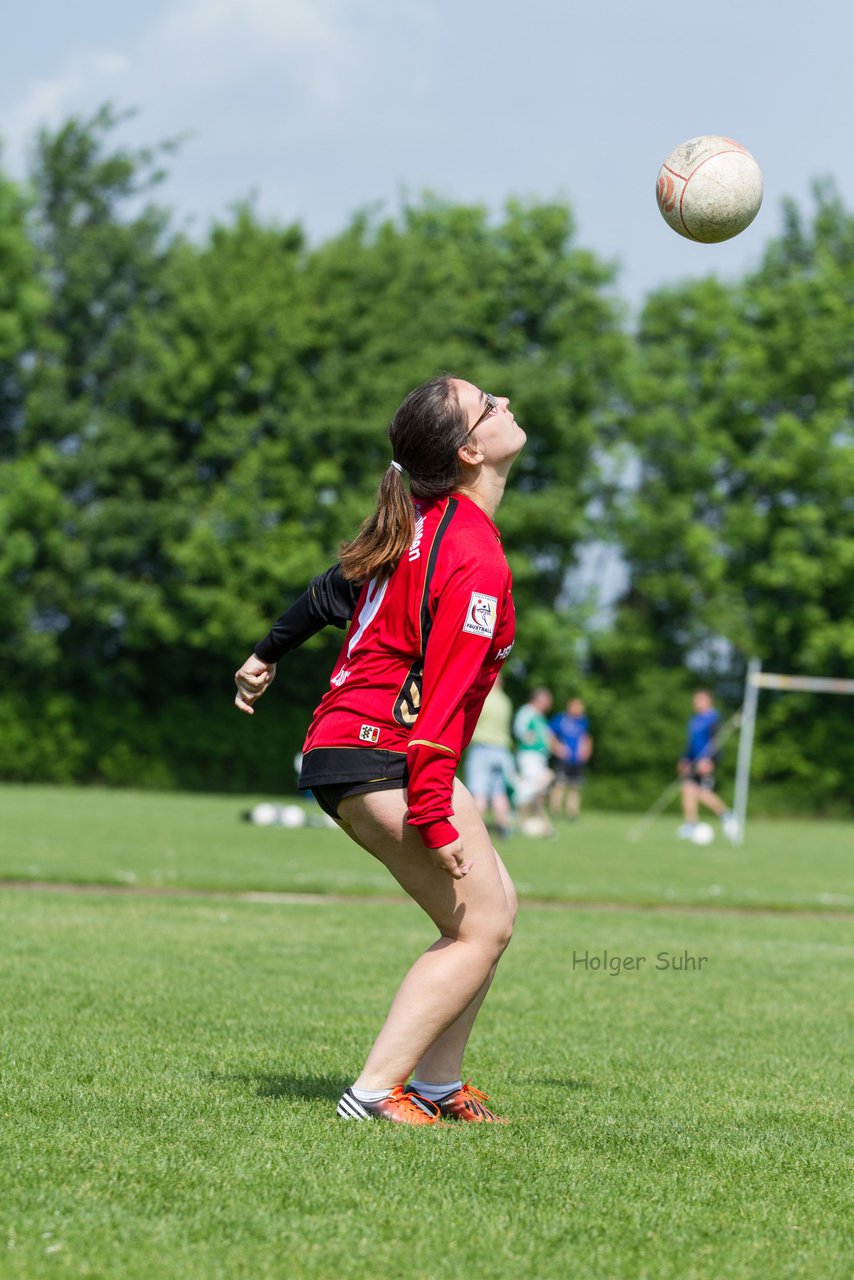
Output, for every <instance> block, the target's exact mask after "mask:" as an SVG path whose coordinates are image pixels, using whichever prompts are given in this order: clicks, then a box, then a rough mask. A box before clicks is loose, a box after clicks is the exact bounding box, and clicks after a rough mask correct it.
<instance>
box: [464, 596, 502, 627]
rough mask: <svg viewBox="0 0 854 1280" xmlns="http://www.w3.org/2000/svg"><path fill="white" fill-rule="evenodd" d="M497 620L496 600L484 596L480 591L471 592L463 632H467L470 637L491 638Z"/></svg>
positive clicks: (495, 598)
mask: <svg viewBox="0 0 854 1280" xmlns="http://www.w3.org/2000/svg"><path fill="white" fill-rule="evenodd" d="M497 618H498V598H497V597H496V596H485V595H484V594H483V592H481V591H473V592H472V593H471V600H469V607H468V609H467V610H466V620H465V622H464V623H463V631H467V632H468V634H469V635H472V636H487V637H489V636H492V635H493V634H494V632H495V622H496V619H497Z"/></svg>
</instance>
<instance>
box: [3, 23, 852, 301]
mask: <svg viewBox="0 0 854 1280" xmlns="http://www.w3.org/2000/svg"><path fill="white" fill-rule="evenodd" d="M4 28H5V29H4V37H3V41H2V48H0V86H2V88H0V136H2V138H3V142H4V165H5V167H6V169H7V170H8V171H10V172H11V173H12V174H13V175H14V176H20V175H21V173H22V172H23V171H24V166H25V155H26V148H27V146H28V143H29V142H30V141H31V139H32V137H33V135H34V132H35V130H36V128H37V127H38V126H39V124H42V123H48V124H55V123H57V122H58V121H60V120H62V119H63V118H65V117H66V116H68V115H69V114H72V113H80V112H88V111H91V110H92V109H94V108H95V107H96V106H97V105H98V104H99V103H101V102H103V101H105V100H107V99H110V100H112V101H114V102H115V103H116V104H118V105H120V106H134V107H137V108H139V115H138V117H137V118H136V120H135V121H134V122H133V123H132V124H131V125H129V126H126V136H127V138H128V139H129V140H133V141H145V142H152V141H155V140H157V139H159V138H162V137H166V136H173V135H176V134H185V133H186V134H189V135H190V136H189V138H188V140H187V141H186V142H185V144H184V146H183V148H182V151H181V152H180V154H179V155H178V156H177V157H176V158H175V159H174V161H173V174H172V177H171V179H170V181H169V183H168V185H167V186H166V187H165V188H164V189H163V198H164V199H165V200H166V201H167V202H168V203H169V204H171V205H172V206H173V207H174V209H175V211H176V214H177V215H178V217H179V220H180V221H181V222H186V221H189V222H190V225H191V226H194V227H195V228H196V229H204V227H205V226H206V225H207V223H208V222H209V221H210V219H211V218H213V217H216V216H217V215H220V216H221V215H223V214H225V213H226V211H227V210H228V207H229V206H230V204H231V203H232V202H233V201H234V200H235V199H237V198H239V197H243V196H246V195H248V194H250V193H253V192H254V193H256V197H257V204H258V207H259V209H260V210H261V212H262V213H263V214H265V215H269V216H271V217H276V218H277V219H279V220H281V221H283V222H287V221H292V220H295V219H296V220H299V221H301V222H302V223H303V224H304V225H305V227H306V228H307V230H308V232H309V234H310V236H311V237H312V238H313V239H319V238H322V237H324V236H326V235H329V234H331V233H334V232H336V231H338V230H340V229H341V228H342V227H343V226H345V225H346V223H347V221H348V220H349V218H350V216H351V215H352V213H353V212H354V211H355V210H356V209H359V208H362V207H364V206H366V205H373V204H376V203H377V202H382V203H383V204H384V205H385V207H386V208H387V209H388V210H389V211H394V210H395V209H396V207H397V206H398V203H399V200H400V197H401V194H402V193H408V194H410V195H417V194H418V193H419V192H420V191H422V190H424V189H430V190H432V191H434V192H436V193H437V194H438V195H441V196H444V197H447V198H448V199H452V200H460V201H476V202H479V203H484V204H486V205H487V206H488V207H489V208H491V209H493V210H498V209H500V207H501V205H502V203H503V201H504V200H505V199H506V198H507V197H508V196H511V195H512V196H521V197H523V198H524V197H532V198H537V199H549V198H554V197H558V198H565V199H567V200H569V202H570V203H571V204H572V206H573V209H574V211H575V215H576V219H577V222H578V239H579V242H580V243H582V244H584V245H586V246H588V247H589V248H591V249H593V250H594V251H595V252H596V253H597V254H599V255H600V256H602V257H603V258H606V259H608V260H612V261H617V262H619V263H620V265H621V272H620V282H619V288H620V290H621V292H622V293H623V294H624V296H626V297H627V298H628V299H629V300H630V301H631V302H633V303H637V302H638V301H639V299H640V298H641V297H642V296H643V294H644V293H645V292H648V291H649V290H651V289H653V288H655V287H657V286H659V285H663V284H669V283H673V282H675V281H677V280H680V279H684V278H686V277H690V276H697V275H704V274H707V273H710V272H713V273H716V274H719V275H721V276H723V277H731V276H733V275H736V274H738V273H740V272H741V271H743V270H745V269H749V268H750V267H751V266H753V265H755V264H756V263H757V262H758V261H759V258H760V256H761V253H762V249H763V245H764V243H765V242H766V241H767V240H768V239H769V238H771V237H772V236H774V235H776V234H777V233H778V232H779V229H780V225H781V222H780V205H781V201H782V199H783V197H784V196H792V197H794V198H795V199H796V200H797V201H798V203H800V204H802V205H806V204H807V203H808V201H809V189H810V184H811V182H812V180H813V179H815V178H816V177H819V176H824V175H830V176H833V177H834V178H835V180H836V182H837V184H838V186H839V189H840V190H841V192H842V195H843V197H844V199H845V201H846V203H847V204H848V205H849V207H854V160H852V147H851V135H850V129H851V121H852V116H854V110H852V108H854V75H852V72H851V50H852V48H854V6H851V5H850V4H843V3H841V2H839V3H837V2H835V0H833V2H831V0H814V2H813V3H810V4H806V3H804V2H803V0H777V2H776V3H775V2H773V0H741V3H736V2H735V0H719V3H718V4H717V5H716V6H714V7H710V6H694V7H689V6H686V5H684V4H679V5H677V4H675V3H673V2H672V0H667V2H665V0H645V2H644V3H643V4H640V3H630V2H628V0H627V2H624V3H616V2H615V0H598V2H597V0H594V3H590V4H585V5H581V4H577V3H573V2H572V0H563V2H562V3H561V2H559V0H526V2H525V3H508V2H507V0H492V2H491V3H486V2H485V0H149V2H148V3H146V2H145V0H139V2H138V3H136V4H134V5H119V4H116V3H115V0H111V2H110V3H107V2H106V0H77V3H75V4H74V5H69V4H68V3H67V0H65V2H63V3H60V2H59V0H33V2H32V3H29V4H28V5H20V4H19V5H15V4H14V3H10V5H9V6H8V9H7V16H6V22H5V24H4ZM701 133H722V134H726V135H728V136H730V137H734V138H736V139H738V140H739V141H740V142H742V143H743V144H744V145H745V146H747V147H748V148H749V149H750V150H751V151H752V152H753V153H754V155H755V156H756V157H757V159H758V160H759V162H760V164H761V165H762V169H763V172H764V176H765V203H764V205H763V208H762V211H761V212H760V214H759V216H758V218H757V220H756V222H755V223H754V224H753V226H752V227H750V228H749V229H748V230H747V231H746V232H745V233H743V235H741V236H740V237H738V238H737V239H735V240H733V241H730V242H728V243H727V244H723V245H709V246H706V245H696V244H692V243H690V242H688V241H686V240H682V239H681V238H680V237H679V236H677V235H675V234H674V233H673V232H672V231H670V230H669V229H668V228H667V227H666V226H665V224H664V222H663V221H662V220H661V218H660V216H659V214H658V211H657V208H656V205H655V198H654V189H655V179H656V175H657V172H658V168H659V165H660V164H661V161H662V160H663V159H664V158H665V156H666V155H667V154H668V153H669V152H670V151H671V150H672V149H673V148H674V147H675V146H676V145H677V144H678V143H680V142H682V141H684V140H685V139H687V138H690V137H694V136H696V135H697V134H701Z"/></svg>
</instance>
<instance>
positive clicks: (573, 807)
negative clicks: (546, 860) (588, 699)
mask: <svg viewBox="0 0 854 1280" xmlns="http://www.w3.org/2000/svg"><path fill="white" fill-rule="evenodd" d="M549 728H550V729H551V731H552V733H553V734H554V736H555V738H556V739H557V742H558V745H559V747H560V749H561V750H560V753H559V754H558V755H557V757H556V759H555V760H554V762H553V763H554V774H555V780H554V784H553V786H552V794H551V810H552V814H553V815H555V816H556V817H557V816H559V815H560V814H561V812H562V811H563V810H564V805H565V812H566V816H567V818H569V819H570V821H574V820H575V819H576V818H577V817H578V815H579V813H580V812H581V787H582V784H583V782H584V766H585V765H586V764H587V763H588V761H589V760H590V757H591V755H592V754H593V739H592V738H591V736H590V721H589V720H588V719H587V716H586V715H585V714H584V703H583V702H582V701H581V699H580V698H570V700H569V702H568V703H567V704H566V711H564V712H562V713H561V714H560V715H558V716H553V717H552V719H551V720H550V721H549Z"/></svg>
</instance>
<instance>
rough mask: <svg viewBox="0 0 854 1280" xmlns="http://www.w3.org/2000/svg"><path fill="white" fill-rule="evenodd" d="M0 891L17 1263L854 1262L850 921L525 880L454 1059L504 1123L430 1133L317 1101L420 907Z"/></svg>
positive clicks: (381, 997)
mask: <svg viewBox="0 0 854 1280" xmlns="http://www.w3.org/2000/svg"><path fill="white" fill-rule="evenodd" d="M0 920H2V939H3V942H2V949H3V966H2V990H0V998H1V999H2V1007H3V1009H4V1017H3V1023H2V1057H3V1062H4V1064H5V1065H4V1071H3V1077H2V1093H0V1098H2V1101H0V1112H1V1113H2V1119H3V1127H4V1128H5V1130H6V1134H7V1136H6V1139H5V1141H4V1158H3V1162H2V1171H0V1205H2V1209H0V1221H2V1227H3V1233H2V1235H0V1241H3V1242H4V1243H5V1245H6V1248H5V1256H3V1258H2V1263H0V1271H2V1274H3V1275H4V1277H5V1276H8V1277H15V1278H18V1277H20V1278H21V1280H24V1278H26V1280H35V1278H37V1277H41V1276H51V1275H73V1276H103V1277H107V1276H110V1277H117V1276H119V1277H126V1278H127V1280H131V1278H134V1280H135V1278H136V1277H139V1278H140V1280H142V1278H143V1277H146V1278H150V1277H152V1276H164V1277H170V1280H179V1278H183V1277H211V1278H213V1277H229V1278H231V1277H244V1276H245V1277H268V1276H269V1277H279V1276H282V1277H284V1276H288V1277H318V1278H326V1277H330V1276H336V1277H340V1280H345V1278H349V1277H354V1278H355V1277H367V1276H379V1277H397V1276H400V1277H412V1278H413V1280H417V1278H420V1277H423V1278H424V1280H444V1278H445V1277H448V1278H450V1277H454V1278H456V1277H460V1278H461V1280H462V1278H463V1277H465V1278H466V1280H471V1277H487V1276H488V1277H516V1276H520V1277H521V1276H536V1277H539V1276H573V1277H579V1278H583V1277H603V1278H604V1277H608V1278H616V1277H643V1276H648V1277H650V1278H651V1280H652V1278H654V1280H666V1278H667V1277H680V1278H688V1277H703V1278H706V1277H709V1278H711V1277H720V1276H727V1277H748V1276H751V1277H752V1276H756V1277H759V1276H762V1277H766V1276H774V1277H794V1276H804V1277H806V1276H809V1277H815V1276H821V1277H823V1278H824V1280H830V1278H831V1277H837V1276H838V1277H840V1278H841V1277H843V1276H844V1277H846V1278H847V1277H848V1276H849V1275H850V1266H851V1262H852V1258H851V1255H850V1253H846V1250H847V1248H848V1245H847V1229H846V1227H845V1215H844V1197H845V1195H846V1172H845V1165H844V1155H843V1152H844V1143H843V1141H842V1136H843V1135H842V1132H841V1126H842V1125H843V1123H844V1117H845V1114H846V1111H845V1109H846V1106H847V1102H848V1099H847V1088H846V1086H845V1075H846V1064H845V1062H844V1061H843V1058H842V1055H841V1053H840V1045H841V1024H840V1005H839V1000H840V990H839V985H838V984H839V975H840V972H841V966H842V965H843V964H844V963H846V962H850V958H851V938H850V928H849V927H848V926H847V925H846V924H845V923H843V922H838V921H818V920H816V919H797V918H794V917H791V916H779V917H765V918H757V919H751V920H749V921H748V922H745V921H744V919H742V918H735V917H711V916H708V917H681V918H666V919H664V918H661V917H655V916H651V915H649V914H648V913H647V914H645V913H625V914H623V913H621V914H618V915H612V916H603V915H602V914H599V913H594V914H590V913H587V914H585V913H583V912H576V911H553V910H551V911H550V910H546V909H541V908H530V909H529V910H528V911H527V912H526V913H524V915H523V918H522V922H521V925H520V928H519V932H518V936H517V938H516V939H515V940H514V944H513V946H512V947H511V949H510V951H509V952H508V954H507V956H506V958H505V961H504V963H503V966H502V972H501V974H500V980H499V982H498V983H497V986H496V989H495V991H494V993H493V996H492V998H491V1000H490V1002H489V1004H488V1005H487V1007H486V1009H485V1011H484V1014H483V1017H482V1021H481V1023H480V1025H479V1027H478V1029H477V1032H476V1035H475V1037H474V1040H473V1043H472V1046H471V1057H470V1064H469V1065H470V1069H472V1070H474V1071H475V1072H476V1078H477V1079H478V1080H479V1081H480V1082H481V1083H482V1084H484V1085H486V1086H487V1087H488V1088H490V1089H491V1090H493V1091H494V1094H495V1095H497V1101H498V1102H499V1103H500V1106H501V1108H502V1109H503V1110H504V1111H506V1113H507V1114H508V1115H509V1116H511V1117H512V1124H511V1125H509V1126H508V1127H507V1128H506V1129H501V1128H499V1129H488V1130H484V1129H480V1128H475V1127H474V1126H470V1127H462V1126H457V1127H454V1128H452V1129H444V1130H441V1131H434V1130H431V1131H430V1133H427V1132H426V1130H405V1131H400V1130H398V1129H397V1128H396V1127H393V1126H383V1125H375V1126H358V1125H347V1124H344V1123H342V1122H338V1121H336V1120H335V1119H334V1116H333V1112H334V1105H335V1101H336V1099H337V1095H338V1093H339V1091H340V1089H341V1088H342V1086H343V1085H344V1084H345V1083H346V1082H348V1080H349V1079H351V1078H352V1075H353V1073H354V1070H355V1068H356V1067H357V1065H358V1064H359V1062H360V1060H361V1057H362V1056H363V1054H364V1052H365V1050H366V1048H367V1045H368V1044H369V1041H370V1039H371V1036H372V1033H373V1031H374V1030H375V1028H376V1026H377V1024H378V1022H379V1020H380V1018H381V1016H382V1014H383V1012H384V1009H385V1006H386V1004H387V1002H388V999H389V997H390V995H391V992H392V989H393V987H394V985H395V981H396V979H397V977H398V976H399V975H400V973H401V972H402V968H403V966H404V964H405V963H406V961H407V960H408V958H409V957H412V956H414V955H415V954H416V953H417V951H418V950H419V949H420V948H421V947H422V946H423V945H424V944H425V943H427V941H428V940H429V938H430V931H429V928H428V927H426V926H425V924H424V923H423V922H422V920H421V918H420V917H419V915H418V913H417V911H416V910H415V909H414V908H410V907H408V906H404V905H401V906H395V905H389V906H381V905H368V904H359V903H357V902H352V903H329V904H313V903H309V904H306V905H299V906H294V905H280V906H272V905H250V904H245V903H235V904H234V905H230V904H229V905H224V904H222V903H205V902H193V901H163V900H157V899H127V898H123V899H104V898H94V897H92V896H91V895H89V894H86V893H84V894H81V895H79V896H78V895H75V896H73V897H60V896H55V895H43V894H38V893H31V892H24V893H9V892H7V893H2V894H0ZM366 939H369V945H368V946H367V947H366V946H365V940H366ZM606 949H607V950H608V952H609V953H611V955H621V956H625V955H628V954H632V955H647V956H648V958H649V959H648V965H647V967H646V969H645V970H642V971H639V972H633V973H631V972H623V973H621V974H620V975H618V976H608V975H606V974H605V973H604V972H602V971H599V972H598V973H593V972H591V971H589V970H585V969H584V968H581V967H578V966H576V967H575V968H573V953H575V955H576V959H577V958H578V956H579V955H580V954H583V953H584V952H585V951H589V952H591V953H593V952H602V951H603V950H606ZM685 950H688V951H689V953H691V954H692V955H701V954H702V955H706V956H708V961H707V962H706V963H705V964H704V965H703V968H702V970H698V971H693V972H674V971H672V970H666V971H663V970H659V969H656V967H655V964H656V961H655V957H656V956H657V955H658V954H659V953H662V952H664V953H667V954H672V955H680V954H682V953H683V952H684V951H685ZM354 956H357V957H359V958H358V960H357V961H356V962H355V963H354ZM4 1237H5V1240H4Z"/></svg>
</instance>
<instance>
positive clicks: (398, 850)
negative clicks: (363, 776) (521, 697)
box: [339, 783, 515, 1089]
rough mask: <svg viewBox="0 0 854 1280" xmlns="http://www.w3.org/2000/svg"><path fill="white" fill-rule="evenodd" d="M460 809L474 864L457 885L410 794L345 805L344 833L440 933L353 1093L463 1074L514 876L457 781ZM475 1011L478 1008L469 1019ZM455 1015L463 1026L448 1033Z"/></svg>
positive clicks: (355, 799)
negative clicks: (413, 1078) (421, 829)
mask: <svg viewBox="0 0 854 1280" xmlns="http://www.w3.org/2000/svg"><path fill="white" fill-rule="evenodd" d="M454 811H455V819H454V821H455V825H456V826H457V829H458V830H459V833H460V837H461V839H462V843H463V848H464V850H465V854H466V857H467V858H470V859H472V863H473V865H472V868H471V870H470V871H469V872H468V874H467V875H466V876H464V877H463V878H462V879H461V880H455V879H453V878H452V877H451V876H449V875H448V874H447V872H445V871H442V870H440V869H439V868H438V867H436V866H434V864H433V862H432V860H431V858H430V856H429V854H428V853H427V852H426V850H425V849H424V847H423V845H422V843H421V838H420V836H419V835H418V832H417V831H416V830H415V829H414V828H413V827H410V826H408V825H407V823H406V795H405V793H404V792H402V791H375V792H370V793H368V794H367V795H359V796H348V797H346V798H345V799H344V800H342V801H341V804H340V806H339V812H340V814H341V818H342V825H343V826H344V827H345V830H347V831H348V832H349V833H350V834H352V836H353V838H354V839H355V840H357V841H358V843H359V844H361V845H363V846H364V847H365V848H366V849H369V850H370V852H371V853H372V854H374V856H375V857H377V858H379V860H380V861H381V862H383V863H384V864H385V866H387V867H388V869H389V871H390V872H391V873H392V875H393V876H394V877H395V879H396V880H397V881H398V882H399V884H400V885H401V886H402V887H403V888H404V889H405V890H406V892H407V893H408V894H409V895H410V897H411V898H413V899H414V900H415V901H416V902H417V903H418V904H419V906H420V907H422V908H423V910H424V911H426V912H427V914H428V915H429V916H430V918H431V920H433V922H434V923H435V924H436V926H437V928H438V929H439V933H440V937H439V939H438V940H437V941H436V942H435V943H434V944H433V946H432V947H430V948H429V949H428V950H427V951H426V952H425V953H424V954H423V955H422V956H420V957H419V959H418V960H416V962H415V964H414V965H413V966H412V968H411V969H410V970H409V972H408V973H407V975H406V977H405V978H404V980H403V982H402V983H401V985H400V987H399V988H398V991H397V994H396V995H395V997H394V1000H393V1001H392V1006H391V1009H390V1010H389V1013H388V1016H387V1018H386V1021H385V1023H384V1025H383V1028H382V1030H381V1031H380V1034H379V1035H378V1037H377V1039H376V1041H375V1043H374V1045H373V1048H372V1049H371V1052H370V1053H369V1055H368V1059H367V1062H366V1063H365V1066H364V1069H363V1071H362V1073H361V1075H360V1076H359V1078H358V1079H357V1080H356V1081H355V1086H356V1087H357V1088H363V1089H384V1088H392V1087H393V1086H394V1085H397V1084H402V1083H403V1082H404V1081H405V1080H406V1078H407V1077H408V1076H409V1075H410V1074H411V1072H412V1071H413V1069H414V1068H415V1066H416V1064H419V1065H420V1064H422V1063H424V1062H426V1063H428V1064H431V1072H432V1071H434V1070H435V1069H436V1068H437V1067H438V1066H442V1067H443V1068H444V1069H447V1068H448V1065H451V1066H453V1065H454V1064H456V1071H457V1073H458V1072H459V1069H460V1068H459V1061H460V1060H461V1058H462V1048H463V1047H464V1046H465V1041H466V1040H467V1039H468V1035H469V1032H470V1031H471V1024H472V1022H473V1021H474V1017H475V1015H476V1013H477V1010H478V1009H479V1007H480V1004H481V1002H482V1000H483V998H484V996H485V995H486V991H487V989H488V986H489V981H490V979H491V975H492V973H493V972H494V969H495V965H496V964H497V963H498V959H499V957H500V956H501V953H502V952H503V950H504V948H505V947H506V945H507V943H508V942H509V940H510V934H511V932H512V928H513V917H514V914H515V895H513V896H512V897H510V896H508V890H507V888H506V886H505V882H507V883H508V884H509V877H507V873H506V871H505V869H504V867H503V864H501V862H500V859H499V858H498V855H497V854H496V852H495V850H494V849H493V848H492V843H491V841H490V839H489V836H488V834H487V831H486V828H485V826H484V824H483V820H482V818H481V817H480V814H479V813H478V811H477V807H476V805H475V803H474V801H473V800H472V798H471V796H470V795H469V793H468V791H466V789H465V788H464V787H463V786H462V785H461V784H460V783H457V784H456V786H455V789H454ZM502 873H503V874H502ZM510 889H511V893H512V886H510ZM470 1005H474V1008H473V1009H472V1011H471V1012H470V1014H469V1006H470ZM466 1015H468V1016H466ZM458 1019H459V1020H460V1023H459V1027H458V1028H457V1027H454V1030H453V1031H451V1028H452V1026H454V1024H456V1023H457V1020H458ZM445 1033H449V1035H448V1038H447V1041H446V1042H445V1045H444V1047H443V1048H441V1049H440V1050H439V1053H438V1055H437V1056H436V1058H435V1059H433V1060H432V1062H431V1058H430V1057H429V1056H428V1050H430V1048H431V1047H432V1046H434V1045H437V1042H438V1041H439V1040H440V1037H443V1036H445ZM453 1078H456V1076H445V1079H453Z"/></svg>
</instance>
